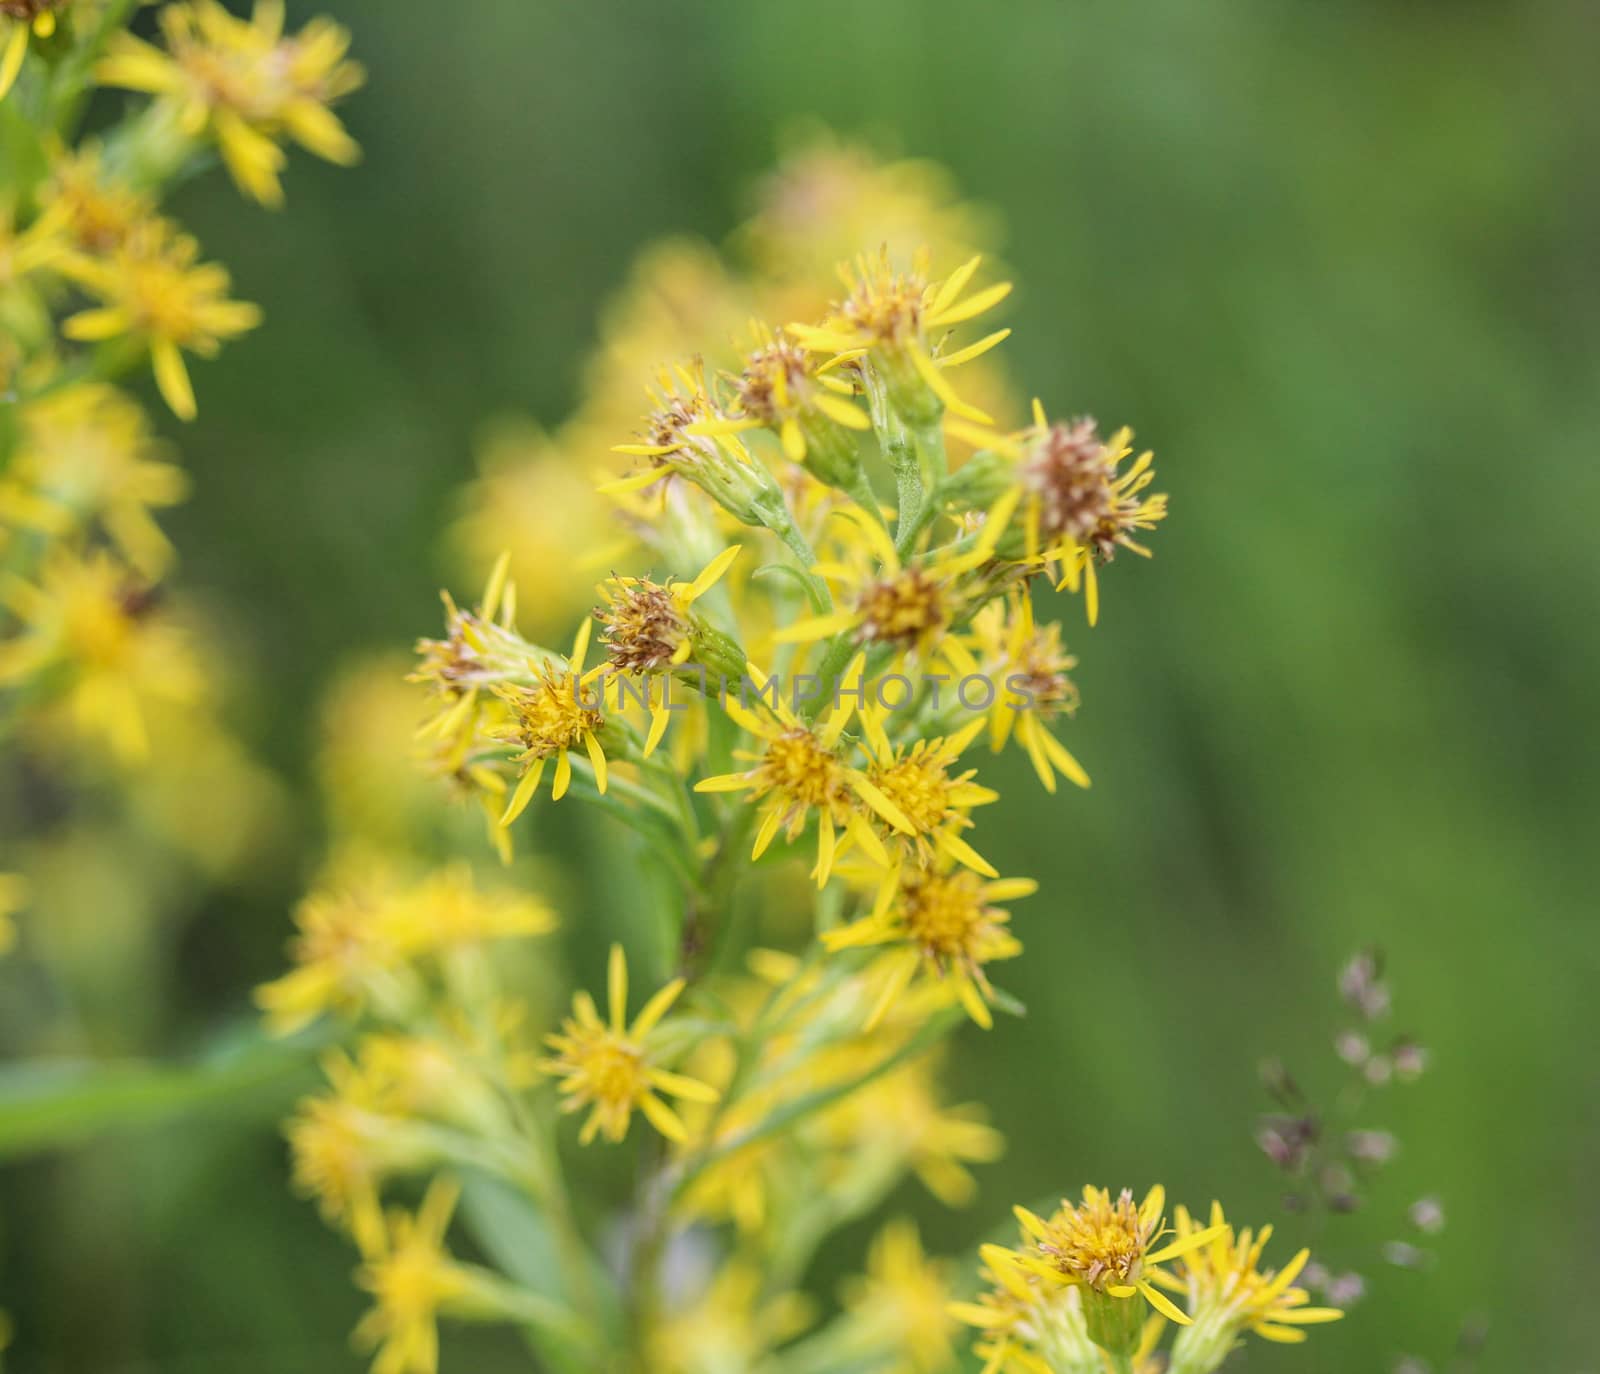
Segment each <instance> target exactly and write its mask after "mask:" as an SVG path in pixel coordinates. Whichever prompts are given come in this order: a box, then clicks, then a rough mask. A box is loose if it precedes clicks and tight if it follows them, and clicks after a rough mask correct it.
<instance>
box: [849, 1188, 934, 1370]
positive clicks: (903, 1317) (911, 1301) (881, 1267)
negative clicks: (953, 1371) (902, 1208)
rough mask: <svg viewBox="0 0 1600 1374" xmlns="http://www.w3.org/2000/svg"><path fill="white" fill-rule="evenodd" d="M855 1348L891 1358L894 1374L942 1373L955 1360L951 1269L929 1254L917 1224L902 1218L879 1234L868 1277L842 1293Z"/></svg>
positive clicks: (870, 1252)
mask: <svg viewBox="0 0 1600 1374" xmlns="http://www.w3.org/2000/svg"><path fill="white" fill-rule="evenodd" d="M841 1297H842V1298H843V1301H844V1306H845V1310H846V1312H847V1313H848V1314H849V1317H848V1321H849V1325H850V1331H851V1334H850V1338H849V1341H850V1344H851V1345H852V1346H856V1345H859V1346H863V1347H867V1348H870V1349H878V1350H884V1351H887V1352H890V1353H891V1358H890V1362H889V1363H888V1364H885V1365H882V1366H874V1367H881V1368H883V1369H885V1370H886V1371H892V1374H937V1371H940V1370H944V1369H948V1368H949V1367H950V1366H951V1364H952V1363H953V1362H954V1360H955V1348H954V1346H953V1345H952V1344H951V1338H952V1337H953V1335H954V1334H955V1330H956V1325H957V1324H956V1321H955V1319H954V1318H953V1317H952V1316H951V1314H950V1310H949V1308H950V1266H949V1265H948V1264H947V1263H946V1262H944V1261H942V1260H933V1259H929V1258H928V1256H927V1255H926V1254H925V1253H924V1252H923V1249H922V1239H921V1237H920V1236H919V1235H918V1234H917V1227H916V1223H915V1222H913V1221H911V1220H909V1219H907V1218H901V1219H898V1220H895V1221H891V1222H890V1223H889V1224H888V1225H887V1226H885V1227H884V1228H883V1230H881V1231H880V1232H878V1234H877V1236H876V1237H875V1238H874V1240H873V1242H872V1246H871V1248H870V1249H869V1250H868V1252H867V1272H866V1273H865V1274H863V1275H861V1276H859V1277H857V1278H853V1279H849V1280H847V1281H846V1282H845V1284H844V1286H843V1288H842V1289H841Z"/></svg>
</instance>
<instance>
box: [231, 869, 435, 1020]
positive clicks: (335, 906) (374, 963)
mask: <svg viewBox="0 0 1600 1374" xmlns="http://www.w3.org/2000/svg"><path fill="white" fill-rule="evenodd" d="M403 897H404V888H403V885H402V884H401V882H400V880H399V878H398V876H397V875H396V874H395V873H394V872H393V871H392V870H390V869H388V868H386V867H384V866H381V865H377V864H374V863H371V862H370V861H362V862H361V863H360V864H359V866H357V865H350V866H347V867H346V869H345V871H343V872H341V873H337V874H335V875H334V877H333V878H332V879H331V880H330V881H329V883H328V884H327V885H326V886H325V887H324V888H322V889H320V890H318V891H315V892H312V893H310V894H308V895H307V896H306V897H305V898H303V899H302V900H301V902H300V904H299V905H298V906H296V907H295V911H294V923H295V928H296V933H295V936H294V938H293V939H292V940H291V941H290V942H289V957H290V959H291V961H292V962H293V964H294V967H293V968H291V969H290V970H289V972H287V973H285V974H283V975H282V976H281V977H279V978H276V979H274V980H273V981H272V982H270V983H266V984H263V985H262V986H261V987H259V988H257V989H256V993H255V998H256V1004H257V1005H258V1006H259V1007H260V1008H261V1009H262V1010H263V1011H264V1012H265V1013H266V1015H267V1024H268V1026H269V1028H270V1029H271V1030H272V1032H273V1033H274V1034H277V1035H287V1034H289V1033H290V1032H292V1031H295V1030H298V1029H299V1028H300V1027H301V1026H304V1025H306V1024H307V1023H308V1022H310V1021H313V1020H315V1019H316V1018H317V1017H318V1016H321V1015H322V1014H323V1013H325V1012H328V1011H341V1012H353V1011H357V1010H359V1009H360V1008H361V1007H363V1006H364V1005H365V1004H366V1001H367V999H368V997H369V996H370V995H371V994H372V992H373V990H374V988H375V987H378V988H381V987H382V985H383V983H384V982H385V981H387V979H388V978H390V977H391V976H392V975H393V971H394V970H395V969H396V968H398V967H399V965H400V964H401V963H403V961H404V958H405V950H404V947H403V946H402V943H401V941H400V939H399V929H400V926H401V924H402V922H403V920H404V915H403V913H402V912H401V910H400V907H401V902H402V900H403Z"/></svg>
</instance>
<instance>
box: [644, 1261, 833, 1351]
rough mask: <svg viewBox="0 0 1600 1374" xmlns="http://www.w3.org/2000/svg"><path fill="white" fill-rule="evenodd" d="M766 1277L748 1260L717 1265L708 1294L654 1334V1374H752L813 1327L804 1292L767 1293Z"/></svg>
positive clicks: (810, 1307) (673, 1315) (679, 1311)
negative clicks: (764, 1362)
mask: <svg viewBox="0 0 1600 1374" xmlns="http://www.w3.org/2000/svg"><path fill="white" fill-rule="evenodd" d="M765 1286H766V1285H765V1275H764V1274H763V1273H762V1270H761V1268H760V1267H759V1266H758V1265H756V1264H752V1263H749V1262H747V1261H744V1260H741V1259H738V1258H730V1259H726V1260H724V1261H723V1262H722V1264H721V1265H719V1266H718V1268H717V1272H716V1277H715V1278H713V1279H712V1280H711V1282H710V1284H709V1285H708V1286H707V1287H706V1290H705V1292H704V1293H702V1294H701V1295H700V1296H699V1297H698V1298H696V1299H694V1300H692V1301H691V1302H689V1303H688V1304H687V1305H684V1306H681V1307H678V1308H677V1310H675V1311H673V1312H672V1313H671V1314H670V1315H668V1316H667V1317H666V1319H665V1320H664V1321H662V1322H661V1324H660V1325H659V1326H658V1327H657V1328H656V1329H655V1330H654V1331H653V1332H652V1333H651V1343H650V1349H651V1359H652V1363H651V1365H650V1368H651V1370H652V1371H655V1374H749V1371H751V1370H753V1369H757V1368H759V1367H760V1366H761V1362H762V1359H763V1357H764V1356H766V1355H769V1354H770V1353H771V1352H772V1351H773V1350H775V1349H777V1347H779V1346H780V1345H783V1344H784V1343H785V1342H787V1341H790V1340H792V1339H793V1338H794V1337H796V1336H798V1335H799V1334H800V1333H801V1332H802V1331H804V1330H805V1329H806V1327H808V1326H809V1325H810V1324H811V1322H812V1319H813V1316H814V1309H813V1304H812V1303H811V1302H810V1300H809V1299H807V1298H806V1296H805V1295H804V1294H803V1293H795V1292H788V1293H778V1294H776V1295H772V1296H768V1295H766V1294H764V1293H763V1291H762V1290H763V1289H764V1287H765Z"/></svg>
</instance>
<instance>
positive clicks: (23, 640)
mask: <svg viewBox="0 0 1600 1374" xmlns="http://www.w3.org/2000/svg"><path fill="white" fill-rule="evenodd" d="M0 603H3V604H4V605H5V606H6V607H7V608H8V609H9V610H10V611H11V612H12V613H13V614H15V615H16V616H17V617H18V618H19V619H20V620H21V621H22V622H23V625H24V627H25V628H24V631H23V633H22V634H21V635H20V636H18V637H17V638H15V639H11V640H8V641H5V642H0V687H13V688H15V687H21V686H22V685H23V684H24V683H28V682H30V681H36V682H37V683H38V685H39V686H40V688H41V690H45V689H46V688H49V689H50V690H49V691H48V695H49V696H51V697H58V698H59V699H61V700H62V701H63V702H64V704H65V707H66V710H67V713H68V718H69V720H70V721H71V723H72V726H73V728H74V730H76V731H77V732H78V733H79V734H80V735H82V736H84V737H87V738H99V739H102V740H104V742H105V743H106V744H107V745H108V746H109V747H110V749H111V751H112V753H113V754H114V755H115V756H116V758H117V759H118V760H119V761H120V762H122V763H124V764H128V763H136V762H139V761H140V760H141V759H143V758H144V757H145V754H146V752H147V749H148V732H147V729H146V721H145V704H146V703H154V702H159V701H162V700H165V701H171V702H178V703H189V702H193V701H195V700H197V699H198V697H199V695H200V690H201V678H200V675H199V671H198V669H197V667H196V664H195V660H194V657H193V653H192V650H191V648H190V645H189V642H188V639H187V637H186V636H185V635H184V634H183V632H182V631H181V630H180V629H179V628H178V627H177V626H176V625H175V624H173V623H172V621H171V620H170V619H169V618H168V617H166V616H164V615H163V614H162V613H161V612H160V611H159V610H158V609H157V608H156V607H155V605H154V603H153V602H152V600H151V596H150V593H149V590H148V589H147V588H146V587H145V586H144V584H143V583H142V582H141V581H140V580H139V579H137V578H134V577H132V576H130V574H129V572H128V570H127V569H126V568H124V567H122V566H121V565H120V564H119V563H118V562H117V561H116V560H115V559H114V558H113V557H112V556H111V555H110V554H109V553H107V552H105V551H104V550H98V551H96V552H94V553H91V554H89V555H88V556H86V557H83V558H79V557H76V556H74V555H72V554H71V553H69V552H68V551H67V550H65V549H62V548H58V549H57V550H56V551H55V555H54V556H53V557H51V558H50V559H49V560H48V561H47V562H46V563H45V565H44V568H43V569H42V571H41V574H40V579H39V585H38V586H33V585H30V584H28V583H24V582H19V581H16V580H12V581H11V582H10V583H8V584H5V585H4V586H0ZM47 675H48V677H49V678H50V679H51V680H50V681H49V682H48V683H47V682H46V681H45V678H46V676H47ZM57 675H59V678H60V682H59V683H57V682H56V681H55V679H56V677H57Z"/></svg>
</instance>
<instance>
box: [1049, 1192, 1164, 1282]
mask: <svg viewBox="0 0 1600 1374" xmlns="http://www.w3.org/2000/svg"><path fill="white" fill-rule="evenodd" d="M1154 1230H1155V1223H1146V1222H1145V1221H1143V1220H1142V1219H1141V1218H1140V1216H1139V1208H1138V1206H1137V1204H1136V1203H1135V1202H1134V1200H1133V1194H1132V1193H1131V1192H1129V1191H1128V1190H1127V1189H1126V1188H1124V1189H1123V1190H1122V1192H1121V1193H1120V1194H1118V1196H1117V1199H1116V1201H1115V1202H1113V1201H1112V1200H1111V1194H1110V1192H1109V1191H1108V1190H1107V1189H1104V1188H1088V1189H1085V1190H1084V1197H1083V1201H1082V1202H1081V1203H1079V1204H1078V1205H1077V1206H1076V1207H1064V1208H1062V1210H1061V1211H1060V1212H1058V1213H1057V1214H1056V1215H1055V1216H1053V1217H1052V1218H1051V1219H1050V1222H1049V1225H1048V1227H1047V1234H1046V1236H1045V1238H1044V1239H1043V1240H1041V1241H1040V1242H1039V1249H1040V1250H1042V1251H1043V1252H1044V1253H1045V1254H1047V1255H1049V1256H1050V1257H1051V1259H1052V1261H1053V1262H1054V1263H1055V1266H1056V1268H1057V1269H1059V1270H1060V1271H1061V1272H1062V1273H1063V1274H1065V1275H1068V1276H1069V1277H1071V1278H1075V1279H1078V1280H1079V1281H1081V1282H1083V1283H1086V1284H1088V1285H1089V1286H1090V1287H1091V1288H1095V1289H1099V1290H1101V1291H1103V1290H1104V1289H1106V1288H1108V1287H1120V1286H1123V1285H1126V1284H1132V1283H1136V1282H1137V1281H1138V1279H1139V1277H1140V1274H1141V1273H1142V1271H1143V1268H1144V1256H1145V1252H1146V1250H1147V1249H1148V1248H1149V1245H1150V1239H1151V1235H1152V1233H1153V1232H1154Z"/></svg>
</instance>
